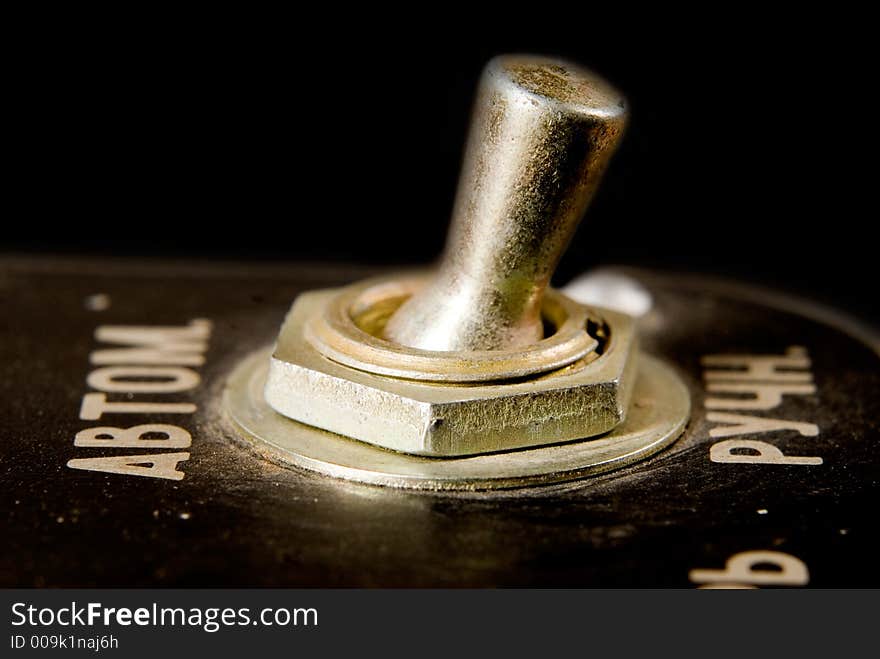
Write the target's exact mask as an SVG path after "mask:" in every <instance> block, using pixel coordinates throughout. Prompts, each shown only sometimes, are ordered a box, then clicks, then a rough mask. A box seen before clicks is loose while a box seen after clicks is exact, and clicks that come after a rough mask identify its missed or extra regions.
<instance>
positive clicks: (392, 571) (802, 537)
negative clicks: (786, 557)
mask: <svg viewBox="0 0 880 659" xmlns="http://www.w3.org/2000/svg"><path fill="white" fill-rule="evenodd" d="M366 274H371V273H368V272H366V271H364V270H360V269H354V268H343V267H338V266H337V267H328V266H321V267H318V266H313V267H306V266H302V267H289V268H285V267H266V266H221V265H198V266H196V265H192V266H189V265H169V264H161V263H154V264H150V263H146V264H131V263H122V262H119V263H106V262H101V263H99V262H79V261H73V262H63V261H56V260H50V259H44V260H40V259H36V260H31V261H15V260H8V261H6V262H4V263H3V264H2V266H0V299H2V303H3V307H4V314H3V320H2V324H0V369H2V375H0V406H2V419H3V426H2V448H0V493H2V494H0V520H2V526H0V533H2V537H3V550H2V556H0V584H2V585H5V586H32V585H36V586H165V585H167V586H171V585H175V586H220V585H227V586H248V585H250V586H296V585H299V586H453V587H455V586H649V587H650V586H678V587H689V586H692V585H693V584H690V583H689V581H688V573H689V571H690V570H691V569H694V568H717V569H721V568H722V567H723V566H724V564H725V561H726V560H727V559H728V558H729V557H730V556H731V555H732V554H734V553H736V552H740V551H747V550H762V549H763V550H766V549H770V550H776V551H782V552H787V553H790V554H792V555H794V556H797V557H798V558H799V559H801V560H803V561H804V562H805V563H806V564H807V565H808V566H809V570H810V585H811V586H816V587H825V586H855V587H859V586H869V585H870V586H878V585H880V570H878V569H877V568H876V565H877V555H878V532H877V530H876V527H877V525H876V510H877V506H878V504H880V496H878V493H880V468H878V465H880V442H878V440H880V429H878V419H880V395H878V394H880V358H878V356H877V353H876V352H874V351H873V350H872V349H871V348H869V347H868V346H867V345H866V344H865V343H863V342H860V341H858V340H856V339H854V338H852V337H851V336H849V335H847V334H846V333H844V332H843V331H841V330H840V329H838V328H836V327H835V326H832V325H830V324H827V323H825V322H820V321H817V320H811V319H808V318H806V317H804V316H803V315H800V314H798V313H793V312H791V311H787V310H783V309H781V308H779V306H778V301H776V300H770V301H768V300H764V301H761V299H758V298H753V299H750V297H752V296H751V294H749V295H747V294H746V293H745V292H744V291H742V290H739V289H735V288H732V289H728V288H727V287H725V286H722V285H715V284H713V283H712V282H708V281H706V280H705V279H699V280H683V279H673V278H663V277H659V276H651V275H649V274H647V273H636V275H637V276H638V277H639V279H640V280H641V281H642V283H643V284H645V285H646V286H647V287H648V288H649V290H650V291H651V292H652V294H653V295H654V298H655V302H656V306H655V310H654V312H652V314H651V315H650V316H649V317H648V318H647V319H646V320H645V321H644V326H643V328H642V334H643V345H644V347H645V348H646V349H647V350H648V351H650V352H652V353H653V354H655V355H658V356H660V357H661V358H663V359H665V360H666V361H667V362H668V363H671V364H673V365H674V366H675V367H676V368H677V369H678V371H679V373H680V374H681V375H682V376H683V378H684V379H685V381H686V383H687V384H688V386H689V387H690V388H691V391H692V396H693V417H692V421H691V423H690V426H689V428H688V430H687V431H686V432H685V434H684V436H683V437H682V438H681V439H680V440H679V441H678V442H676V443H675V444H674V445H673V446H672V447H671V448H669V449H667V450H665V451H663V452H661V453H660V454H658V455H657V456H655V457H653V458H651V459H649V460H648V461H646V462H643V463H640V464H637V465H634V466H632V467H629V468H626V469H624V470H621V471H618V472H613V473H609V474H605V475H603V476H600V477H596V478H593V479H588V480H584V481H579V482H575V483H571V484H567V485H561V486H553V487H549V488H534V489H528V490H519V491H511V492H505V493H472V494H458V495H451V494H432V493H422V492H408V491H401V490H394V489H384V488H381V487H376V486H368V485H356V484H352V483H346V482H342V481H337V480H333V479H330V478H326V477H323V476H319V475H316V474H311V473H308V472H304V471H296V470H291V469H285V468H282V467H279V466H276V465H273V464H271V463H270V462H268V461H265V460H262V459H260V458H259V457H257V456H255V455H254V454H252V453H250V452H249V450H248V449H247V447H246V446H244V445H242V444H241V443H240V442H238V441H236V438H235V433H234V431H233V430H232V428H231V426H230V425H229V424H228V423H227V422H226V421H225V419H224V418H223V415H222V410H221V408H220V405H219V400H220V393H221V391H222V389H223V386H224V381H225V378H226V376H227V374H228V373H229V372H230V371H231V370H232V369H233V368H234V366H235V365H236V363H238V361H239V360H240V359H241V358H242V357H244V356H245V355H247V354H249V353H250V352H252V351H253V350H255V349H257V348H259V347H260V346H263V345H266V344H268V343H271V341H272V340H273V338H274V336H275V334H276V332H277V330H278V327H279V326H280V324H281V321H282V318H283V316H284V314H285V312H286V311H287V309H288V308H289V305H290V301H291V300H292V299H293V297H294V296H295V295H296V294H297V293H298V292H300V291H302V290H306V289H312V288H318V287H325V286H333V285H339V284H343V283H347V282H350V281H353V280H356V279H358V278H361V277H363V276H364V275H366ZM99 293H103V294H106V295H107V296H108V300H109V306H107V308H106V309H104V310H90V309H88V308H87V307H86V305H85V300H86V298H88V297H89V296H92V295H95V294H99ZM93 306H95V305H93ZM98 306H103V305H98ZM198 317H206V318H210V319H211V320H212V321H213V323H214V328H213V333H212V338H211V341H210V349H209V350H208V352H207V354H206V357H207V359H206V363H205V365H204V366H203V367H200V368H199V369H198V370H199V372H200V373H201V375H202V384H201V386H200V387H199V388H198V389H196V390H195V391H194V392H193V395H191V396H187V395H185V394H180V395H174V396H171V395H169V396H167V399H168V400H170V399H172V398H173V399H174V400H175V401H191V402H194V403H196V404H197V405H198V411H197V412H196V413H195V414H194V415H192V416H188V415H157V416H155V417H153V418H152V419H151V418H150V417H148V416H146V415H129V416H131V417H132V418H131V419H126V418H124V417H125V416H127V415H116V416H114V417H109V416H108V417H106V420H107V421H109V422H110V423H107V424H106V425H118V426H126V425H129V422H131V423H134V422H137V423H146V422H148V421H149V420H153V421H155V422H161V423H175V424H179V425H181V426H182V427H185V428H187V429H188V430H189V431H190V432H191V433H192V435H193V444H192V447H191V448H190V449H189V452H190V453H191V458H190V460H189V461H187V462H183V463H181V464H180V466H179V468H180V469H182V470H183V471H184V472H185V473H186V477H185V478H184V479H183V480H180V481H176V482H175V481H170V480H161V479H147V478H138V477H134V476H123V475H114V474H103V473H97V472H91V471H75V470H72V469H69V468H67V467H66V466H65V464H66V463H67V461H68V460H70V459H71V458H82V457H88V456H91V455H101V454H102V450H100V449H85V448H77V447H74V444H73V439H74V435H75V434H76V433H77V432H78V431H79V430H82V429H83V428H86V427H91V426H95V425H99V424H100V425H105V424H104V420H102V421H100V422H90V421H81V420H80V419H79V418H78V412H79V406H80V403H81V400H82V396H83V394H85V393H87V392H88V391H90V389H89V388H88V386H87V384H86V376H87V375H88V373H89V371H90V370H91V369H92V368H94V367H93V366H91V365H90V364H89V354H90V352H91V351H93V350H95V349H96V348H98V347H99V345H98V344H97V343H96V342H95V340H94V339H93V333H94V330H95V328H96V327H97V326H98V325H101V324H136V325H147V324H165V325H182V324H185V323H186V322H188V321H189V320H190V319H192V318H198ZM790 345H803V346H806V347H807V349H808V350H809V353H810V356H811V358H812V361H813V367H812V372H813V374H814V376H815V382H816V386H817V393H816V394H815V395H812V396H788V397H786V398H785V399H784V402H783V404H782V405H781V406H780V407H779V408H777V409H775V410H774V411H773V415H774V416H777V417H779V418H791V419H797V420H800V421H809V422H812V423H816V424H818V426H819V428H820V433H819V436H818V437H800V436H798V435H797V434H796V433H794V432H787V433H780V434H775V435H773V436H769V435H768V436H767V437H766V438H760V439H766V440H767V441H770V442H771V443H773V444H774V445H776V446H778V447H779V448H781V449H782V450H783V451H785V452H786V453H787V454H791V455H818V456H822V457H823V459H824V464H823V465H821V466H818V467H802V466H777V465H735V464H734V465H732V464H714V463H711V462H710V461H709V459H708V450H709V446H710V444H711V443H712V441H713V440H712V439H710V437H709V434H708V430H709V424H708V423H707V421H706V419H705V410H704V406H703V401H704V398H705V394H704V393H703V389H702V382H701V366H700V363H699V359H700V356H701V355H704V354H708V353H719V352H740V351H742V352H750V353H776V354H781V353H782V352H783V351H784V350H785V348H786V347H787V346H790ZM137 397H138V398H139V399H144V400H145V399H151V397H150V396H146V395H143V394H138V396H137ZM155 399H156V400H162V399H163V397H160V396H157V397H156V398H155ZM135 417H136V418H135ZM115 452H128V453H138V452H142V451H139V450H138V449H128V450H127V451H126V450H122V451H119V450H117V451H115ZM759 510H760V511H766V512H764V513H758V511H759Z"/></svg>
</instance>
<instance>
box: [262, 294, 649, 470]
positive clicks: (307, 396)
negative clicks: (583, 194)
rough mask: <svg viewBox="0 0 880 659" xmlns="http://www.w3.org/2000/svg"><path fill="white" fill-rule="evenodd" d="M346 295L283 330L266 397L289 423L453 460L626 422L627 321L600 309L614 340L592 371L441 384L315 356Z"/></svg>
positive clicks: (631, 344) (302, 308)
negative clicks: (315, 325)
mask: <svg viewBox="0 0 880 659" xmlns="http://www.w3.org/2000/svg"><path fill="white" fill-rule="evenodd" d="M336 293H337V291H336V290H321V291H312V292H309V293H304V294H302V295H300V296H299V297H298V298H297V299H296V301H295V302H294V303H293V306H292V307H291V310H290V312H289V313H288V315H287V318H286V320H285V322H284V325H283V327H282V328H281V332H280V334H279V336H278V341H277V344H276V346H275V350H274V353H273V355H272V359H271V363H270V365H269V374H268V378H267V381H266V389H265V398H266V402H267V403H268V404H269V405H270V406H271V407H272V408H273V409H274V410H276V411H277V412H279V413H281V414H283V415H284V416H286V417H289V418H291V419H294V420H296V421H300V422H302V423H305V424H308V425H311V426H316V427H318V428H322V429H324V430H329V431H331V432H334V433H337V434H340V435H345V436H347V437H353V438H355V439H358V440H361V441H364V442H369V443H370V444H375V445H377V446H381V447H384V448H387V449H391V450H394V451H401V452H404V453H413V454H417V455H425V456H435V457H439V456H447V457H449V456H461V455H473V454H478V453H489V452H495V451H504V450H509V449H517V448H524V447H530V446H541V445H545V444H555V443H558V442H565V441H570V440H576V439H583V438H585V437H591V436H594V435H598V434H601V433H604V432H607V431H609V430H611V429H612V428H614V427H615V426H616V425H617V424H619V423H620V422H621V421H623V419H624V417H625V415H626V409H627V406H628V403H629V397H630V393H631V391H632V388H633V387H632V383H633V380H634V378H635V375H636V357H637V352H638V350H637V345H636V335H635V331H634V327H633V321H632V319H630V318H629V317H628V316H626V315H623V314H620V313H616V312H612V311H609V310H605V309H597V310H596V312H597V313H599V315H601V317H602V318H603V319H604V320H605V322H606V323H607V324H608V325H609V327H610V328H611V338H610V341H609V343H608V345H607V346H606V347H605V350H604V352H603V354H602V355H601V356H599V358H598V359H595V360H594V361H592V362H590V363H588V364H586V365H583V364H573V365H571V366H567V367H565V368H561V369H558V370H556V371H551V372H549V373H546V374H544V375H541V376H538V377H534V378H530V379H523V380H515V381H512V382H509V383H505V382H501V383H478V384H464V383H462V384H450V383H431V382H419V381H414V380H403V379H398V378H392V377H385V376H381V375H374V374H371V373H367V372H364V371H360V370H356V369H353V368H349V367H347V366H343V365H342V364H338V363H336V362H334V361H331V360H330V359H327V358H326V357H324V356H323V355H321V354H320V353H319V352H318V351H316V350H315V349H314V348H312V346H311V345H310V344H309V343H308V342H307V341H306V340H305V338H304V336H303V331H304V325H305V323H306V320H307V319H308V318H309V317H310V316H311V314H313V313H319V312H320V311H321V309H322V308H323V307H324V305H326V304H327V303H328V302H329V300H330V299H332V298H333V296H334V295H336Z"/></svg>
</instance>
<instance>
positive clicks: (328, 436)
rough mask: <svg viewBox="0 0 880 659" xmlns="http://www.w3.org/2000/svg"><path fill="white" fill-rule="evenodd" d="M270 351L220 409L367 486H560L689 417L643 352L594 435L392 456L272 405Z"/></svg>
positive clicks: (678, 394) (243, 428)
mask: <svg viewBox="0 0 880 659" xmlns="http://www.w3.org/2000/svg"><path fill="white" fill-rule="evenodd" d="M269 355H270V351H269V350H260V351H258V352H256V353H253V354H252V355H250V356H249V357H248V358H246V359H245V360H243V361H242V362H241V363H240V364H239V366H238V367H237V368H236V369H235V371H233V373H232V375H231V376H230V378H229V381H228V383H227V387H226V391H225V394H224V403H225V408H226V410H227V412H228V414H229V416H230V417H231V419H232V420H233V422H234V423H235V425H236V426H237V428H238V430H239V431H240V434H241V435H243V436H244V438H245V439H247V440H248V441H250V442H251V443H252V444H253V446H254V448H255V449H256V450H257V451H258V452H259V453H260V454H262V455H264V456H265V457H267V458H268V459H270V460H272V461H274V462H277V463H280V464H284V465H293V466H296V467H302V468H305V469H309V470H312V471H317V472H320V473H322V474H327V475H329V476H334V477H337V478H345V479H348V480H353V481H360V482H364V483H373V484H377V485H387V486H392V487H402V488H411V489H421V490H489V489H505V488H514V487H525V486H532V485H542V484H548V483H558V482H562V481H569V480H575V479H578V478H581V477H584V476H591V475H594V474H599V473H602V472H606V471H610V470H612V469H618V468H620V467H623V466H625V465H628V464H630V463H632V462H636V461H638V460H642V459H644V458H646V457H648V456H650V455H652V454H654V453H656V452H657V451H659V450H660V449H662V448H664V447H665V446H668V445H669V444H671V443H672V442H673V441H674V440H675V439H676V438H677V437H678V436H679V435H680V434H681V432H682V431H683V430H684V428H685V425H686V424H687V420H688V416H689V414H690V396H689V394H688V391H687V388H686V387H685V386H684V384H683V383H682V382H681V381H680V380H679V378H678V376H677V375H675V373H673V371H672V370H671V369H670V368H669V367H667V366H665V365H664V364H662V363H661V362H659V361H658V360H656V359H653V358H651V357H649V356H647V355H644V354H642V355H640V357H639V359H640V363H639V374H638V379H637V381H636V385H635V390H634V391H633V396H632V402H631V403H630V409H629V412H628V414H627V418H626V421H625V422H624V423H622V424H621V425H620V426H619V427H617V428H615V429H614V430H613V431H612V432H610V433H607V434H605V435H601V436H599V437H592V438H589V439H585V440H581V441H577V442H568V443H564V444H555V445H552V446H543V447H540V448H534V449H523V450H516V451H508V452H503V453H493V454H488V455H477V456H466V457H461V458H425V457H419V456H415V455H408V454H404V453H396V452H394V451H389V450H386V449H383V448H379V447H376V446H373V445H370V444H366V443H363V442H359V441H357V440H353V439H349V438H347V437H343V436H341V435H336V434H334V433H330V432H326V431H324V430H320V429H318V428H313V427H311V426H307V425H304V424H301V423H298V422H296V421H292V420H291V419H288V418H286V417H284V416H282V415H280V414H278V413H277V412H275V411H274V410H273V409H272V408H271V407H269V406H268V405H267V404H266V402H265V401H264V399H263V388H264V386H265V381H266V371H267V367H268V364H269Z"/></svg>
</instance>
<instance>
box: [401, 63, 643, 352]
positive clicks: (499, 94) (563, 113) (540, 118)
mask: <svg viewBox="0 0 880 659" xmlns="http://www.w3.org/2000/svg"><path fill="white" fill-rule="evenodd" d="M625 122H626V110H625V103H624V99H623V97H622V96H621V94H620V93H619V92H617V91H616V90H615V89H614V88H613V87H611V86H610V85H609V84H608V83H607V82H605V81H604V80H602V79H601V78H599V77H598V76H597V75H595V74H593V73H592V72H590V71H587V70H584V69H582V68H580V67H578V66H576V65H574V64H571V63H569V62H564V61H559V60H555V59H548V58H544V57H535V56H525V55H511V56H504V57H498V58H495V59H494V60H492V61H491V62H490V63H489V65H488V66H487V67H486V69H485V71H484V73H483V77H482V80H481V83H480V87H479V92H478V97H477V102H476V107H475V111H474V119H473V125H472V128H471V133H470V137H469V142H468V146H467V150H466V155H465V159H464V166H463V169H462V172H461V179H460V183H459V190H458V196H457V199H456V203H455V209H454V211H453V219H452V227H451V230H450V235H449V239H448V241H447V245H446V251H445V254H444V257H443V260H442V263H441V265H440V268H439V271H438V272H437V275H436V277H435V278H434V280H433V281H432V282H431V283H430V284H429V285H428V286H427V287H425V288H424V289H423V290H422V291H421V292H420V293H418V294H416V295H414V296H413V297H412V298H411V299H410V300H408V301H407V302H406V303H405V304H404V305H403V306H402V307H401V308H400V309H399V310H398V311H397V312H396V313H395V314H394V315H393V316H392V317H391V318H390V320H389V321H388V323H387V326H386V338H388V339H389V340H390V341H393V342H396V343H398V344H401V345H406V346H410V347H414V348H420V349H423V350H432V351H462V350H497V349H502V348H507V349H510V348H518V347H524V346H530V345H532V344H534V343H535V342H537V341H539V340H540V339H541V338H542V337H543V331H542V323H541V307H542V298H543V295H544V292H545V290H546V289H547V286H548V285H549V283H550V277H551V275H552V274H553V271H554V269H555V267H556V264H557V262H558V261H559V258H560V257H561V256H562V253H563V252H564V250H565V248H566V247H567V245H568V243H569V240H570V239H571V236H572V235H573V233H574V231H575V228H576V227H577V224H578V222H579V221H580V219H581V216H582V215H583V213H584V210H585V209H586V207H587V205H588V204H589V202H590V200H591V198H592V196H593V194H594V192H595V191H596V188H597V187H598V185H599V182H600V179H601V177H602V174H603V173H604V171H605V168H606V165H607V163H608V160H609V159H610V157H611V155H612V154H613V152H614V151H615V149H616V147H617V144H618V141H619V139H620V137H621V135H622V133H623V129H624V125H625Z"/></svg>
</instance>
